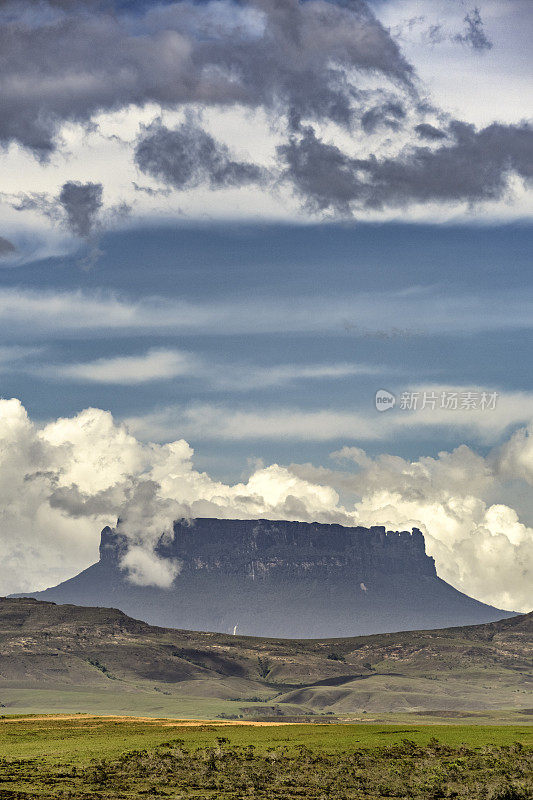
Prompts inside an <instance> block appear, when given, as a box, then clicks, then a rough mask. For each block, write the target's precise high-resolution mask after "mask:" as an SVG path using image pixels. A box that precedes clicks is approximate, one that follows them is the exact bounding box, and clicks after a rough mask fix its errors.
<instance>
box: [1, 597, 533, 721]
mask: <svg viewBox="0 0 533 800" xmlns="http://www.w3.org/2000/svg"><path fill="white" fill-rule="evenodd" d="M532 633H533V614H526V615H522V616H517V617H512V618H509V619H505V620H502V621H499V622H493V623H488V624H485V625H477V626H471V627H464V628H449V629H445V630H431V631H415V632H413V631H409V632H405V633H392V634H378V635H375V636H365V637H356V638H346V639H329V640H328V639H325V640H277V639H259V638H253V637H244V636H230V635H226V634H218V633H217V634H214V633H213V634H211V633H196V632H192V631H181V630H172V629H163V628H155V627H152V626H149V625H147V624H145V623H143V622H139V621H137V620H133V619H131V618H129V617H127V616H126V615H125V614H123V613H122V612H120V611H118V610H115V609H103V608H82V607H77V606H67V605H65V606H58V605H54V604H52V603H44V602H39V601H35V600H31V599H2V600H0V703H1V704H2V705H3V707H4V708H3V709H2V710H3V713H4V714H13V713H29V712H32V711H35V712H90V713H99V714H135V715H140V716H143V715H145V716H160V717H162V716H179V717H185V718H187V717H189V718H195V717H202V718H217V717H219V718H221V717H222V718H223V717H229V718H254V717H257V718H282V719H285V720H288V719H290V718H298V717H301V716H302V715H309V714H313V715H316V714H319V715H328V716H332V715H334V716H335V717H341V718H347V719H350V718H354V717H359V718H361V719H372V718H374V719H378V718H379V719H385V718H386V717H387V715H390V714H393V715H394V716H395V717H396V718H397V719H399V718H401V716H402V715H406V714H410V715H411V714H415V715H417V716H418V718H419V719H420V720H421V721H422V720H424V719H426V720H429V719H459V718H461V716H464V715H465V714H467V718H468V720H469V721H476V719H478V718H479V719H483V720H484V721H490V720H491V719H494V712H495V711H496V710H502V709H503V710H506V713H507V714H508V716H509V721H512V720H513V719H514V720H515V721H516V715H517V714H519V717H520V719H522V720H523V721H524V722H526V721H527V720H529V719H531V716H530V715H528V713H527V710H528V709H530V708H531V707H532V706H533V696H532V688H533V686H532V684H533V681H532V669H531V667H532V652H533V648H532V638H533V636H532ZM468 715H472V716H468Z"/></svg>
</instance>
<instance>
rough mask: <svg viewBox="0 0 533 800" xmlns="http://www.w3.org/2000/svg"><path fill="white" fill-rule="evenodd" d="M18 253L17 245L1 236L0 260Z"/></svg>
mask: <svg viewBox="0 0 533 800" xmlns="http://www.w3.org/2000/svg"><path fill="white" fill-rule="evenodd" d="M16 252H17V248H16V247H15V245H14V244H13V243H12V242H10V241H9V239H5V238H4V237H3V236H0V258H6V257H8V256H11V255H13V254H14V253H16Z"/></svg>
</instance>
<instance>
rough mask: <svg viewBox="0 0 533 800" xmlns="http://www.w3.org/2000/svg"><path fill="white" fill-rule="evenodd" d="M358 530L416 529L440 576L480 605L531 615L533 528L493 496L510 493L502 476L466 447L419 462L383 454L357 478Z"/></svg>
mask: <svg viewBox="0 0 533 800" xmlns="http://www.w3.org/2000/svg"><path fill="white" fill-rule="evenodd" d="M354 488H356V489H357V490H358V491H359V493H360V495H361V499H360V501H359V502H357V503H356V504H355V509H354V513H355V516H356V518H357V519H358V521H359V522H360V524H363V525H370V524H374V523H377V521H378V520H379V524H382V525H385V526H386V527H388V528H392V529H397V528H405V527H411V526H413V525H416V526H417V527H419V528H420V529H421V530H422V531H423V533H424V534H425V537H426V545H427V550H428V553H429V554H430V555H432V556H433V557H434V558H435V560H436V564H437V571H438V574H439V576H440V577H442V578H444V580H447V581H449V582H451V583H452V584H453V585H454V586H456V587H457V588H459V589H461V590H462V591H464V592H467V593H468V594H471V595H473V596H474V597H477V598H478V599H480V600H483V601H485V602H489V603H492V604H495V605H497V606H499V607H502V608H510V609H517V610H524V611H526V610H528V609H530V607H531V591H530V586H531V581H532V579H533V574H532V565H533V528H531V527H528V526H527V525H525V524H523V523H522V522H521V521H520V520H519V518H518V514H517V513H516V511H515V510H514V509H513V508H512V507H510V506H509V505H506V504H504V503H501V502H494V501H491V500H489V499H488V497H489V495H492V496H494V495H499V496H500V497H501V496H502V495H504V494H505V489H504V486H503V484H502V480H501V476H500V475H499V473H498V471H497V470H494V469H493V467H492V465H491V459H490V458H488V459H484V458H482V457H481V456H479V455H477V454H476V453H474V452H473V451H472V450H470V448H468V447H466V446H465V445H463V446H461V447H459V448H457V449H456V450H454V451H453V452H452V453H446V452H443V453H440V454H439V455H438V456H437V458H427V457H426V458H421V459H419V460H418V461H413V462H409V461H407V460H404V459H401V458H398V457H395V456H389V455H383V456H379V457H378V458H376V459H370V463H369V464H368V465H365V466H364V467H363V468H362V469H361V470H360V472H359V473H357V475H356V476H355V480H354Z"/></svg>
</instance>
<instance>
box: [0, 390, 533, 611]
mask: <svg viewBox="0 0 533 800" xmlns="http://www.w3.org/2000/svg"><path fill="white" fill-rule="evenodd" d="M193 455H194V453H193V450H192V448H191V447H190V446H189V444H188V443H187V442H186V441H184V440H183V439H178V440H177V441H173V442H169V443H166V444H153V443H143V442H140V441H139V440H138V439H136V438H135V436H133V435H132V434H131V433H130V432H129V431H128V429H127V427H126V426H125V424H122V423H117V422H116V421H115V420H114V419H113V417H112V416H111V414H110V413H109V412H107V411H103V410H101V409H94V408H89V409H86V410H84V411H82V412H80V413H79V414H77V415H75V416H73V417H69V418H60V419H57V420H55V421H52V422H50V423H48V424H46V425H42V426H40V425H37V424H36V423H34V422H32V421H31V420H30V418H29V417H28V414H27V413H26V411H25V409H24V408H23V406H22V404H21V403H20V401H18V400H16V399H12V400H0V471H1V475H2V481H1V482H0V515H1V522H2V524H1V526H0V555H1V565H2V567H1V569H0V592H1V593H5V594H7V593H10V592H16V591H29V590H35V589H41V588H45V587H46V586H50V585H54V584H56V583H58V582H59V581H61V580H65V579H66V578H68V577H71V576H72V575H74V574H76V573H77V572H79V571H80V570H81V569H84V568H85V567H87V566H88V565H89V564H90V563H92V562H93V561H95V560H96V558H97V549H98V543H99V534H100V530H101V528H103V527H104V526H105V525H112V526H115V525H117V519H118V520H119V522H118V526H117V529H118V532H119V533H120V534H121V535H122V536H123V538H124V544H125V551H124V556H123V558H122V564H121V565H122V568H123V569H124V571H125V573H126V574H127V576H128V577H129V579H130V580H131V581H133V582H134V583H137V584H153V585H158V586H161V587H168V586H170V585H171V584H172V583H173V581H174V580H179V570H180V564H179V562H177V561H173V560H164V559H161V557H160V556H159V555H158V553H157V543H158V541H159V539H160V537H161V536H162V535H165V534H168V533H170V531H171V529H172V522H173V521H174V520H176V519H179V518H194V517H200V516H202V517H206V516H213V517H219V518H226V519H231V518H240V519H246V518H251V519H258V518H262V517H266V518H271V519H296V520H304V521H313V520H314V521H318V522H339V523H342V524H345V525H372V524H381V525H385V526H387V527H388V528H393V529H405V528H409V527H412V526H417V527H419V528H421V529H422V530H423V531H424V533H425V535H426V544H427V549H428V552H429V553H430V554H431V555H433V556H434V558H435V560H436V564H437V571H438V573H439V575H440V576H441V577H442V578H444V579H445V580H448V581H449V582H450V583H452V584H453V585H454V586H456V587H457V588H459V589H460V590H462V591H464V592H466V593H468V594H470V595H472V596H474V597H476V598H478V599H480V600H483V601H484V602H488V603H491V604H493V605H497V606H499V607H503V608H509V609H514V610H523V611H526V610H529V608H530V603H531V600H530V590H531V583H532V577H533V575H532V567H533V528H532V527H530V525H529V524H528V520H524V519H520V515H519V513H518V512H517V510H516V509H515V508H514V507H513V505H512V502H511V500H510V499H509V498H510V495H509V494H508V492H507V487H508V485H509V483H517V482H518V483H519V484H521V485H524V486H528V485H530V484H531V482H533V448H532V446H531V436H530V431H529V430H527V429H523V430H519V431H517V432H516V433H514V434H513V435H512V436H511V437H510V439H509V440H508V441H507V442H506V443H505V444H504V445H503V446H500V447H499V448H497V449H495V450H494V451H492V452H490V453H489V454H488V455H487V456H486V457H485V456H481V455H479V454H478V453H475V452H474V451H473V450H472V449H471V448H469V447H467V446H466V445H462V446H461V447H458V448H457V449H456V450H454V451H453V452H451V453H448V452H442V453H439V455H438V456H437V457H433V458H431V457H422V458H420V459H419V460H415V461H408V460H406V459H402V458H399V457H397V456H392V455H388V454H384V455H382V456H379V457H376V458H372V457H370V456H368V455H367V454H366V453H365V452H364V451H363V450H361V449H360V448H359V447H344V448H342V449H341V450H339V451H337V452H336V453H335V454H333V455H334V456H335V459H336V460H337V461H340V462H342V463H343V465H346V466H347V467H348V469H344V470H343V471H337V470H334V469H327V468H324V467H318V468H317V467H314V466H312V465H291V466H289V467H287V466H282V465H279V464H271V465H269V466H263V465H262V464H259V465H256V467H255V469H254V471H253V473H252V474H251V475H250V477H249V478H248V479H247V480H243V481H241V482H239V483H237V484H233V485H230V484H226V483H223V482H221V481H217V480H214V479H213V478H211V477H210V476H209V475H208V474H207V473H205V472H200V471H198V470H197V469H195V468H194V465H193ZM339 492H343V495H344V494H346V496H348V495H350V494H351V495H352V496H353V499H352V500H350V501H349V502H348V501H347V500H343V501H341V499H340V496H339Z"/></svg>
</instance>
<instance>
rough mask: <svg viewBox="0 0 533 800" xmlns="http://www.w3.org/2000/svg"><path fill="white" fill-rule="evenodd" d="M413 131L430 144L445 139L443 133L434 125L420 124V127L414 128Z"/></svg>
mask: <svg viewBox="0 0 533 800" xmlns="http://www.w3.org/2000/svg"><path fill="white" fill-rule="evenodd" d="M415 131H416V132H417V133H418V135H419V136H420V138H421V139H428V140H429V141H430V142H431V141H432V142H435V141H438V140H439V139H445V138H446V134H445V133H444V131H441V130H440V128H436V127H435V126H434V125H430V124H429V123H427V122H421V123H420V125H417V126H416V127H415Z"/></svg>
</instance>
